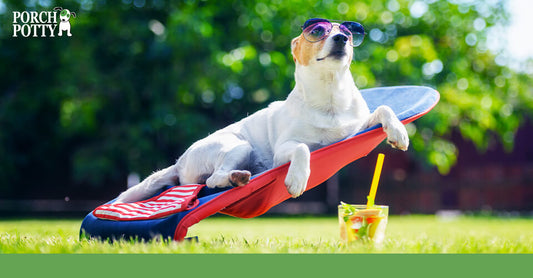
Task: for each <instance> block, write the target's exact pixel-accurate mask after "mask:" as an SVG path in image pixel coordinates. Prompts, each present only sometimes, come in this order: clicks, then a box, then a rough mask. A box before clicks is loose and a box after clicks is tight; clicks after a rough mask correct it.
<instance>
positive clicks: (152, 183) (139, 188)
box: [115, 164, 178, 203]
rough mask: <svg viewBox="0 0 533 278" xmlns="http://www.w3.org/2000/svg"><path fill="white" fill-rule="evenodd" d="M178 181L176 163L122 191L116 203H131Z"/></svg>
mask: <svg viewBox="0 0 533 278" xmlns="http://www.w3.org/2000/svg"><path fill="white" fill-rule="evenodd" d="M177 181H178V171H177V166H176V165H175V164H174V165H172V166H170V167H168V168H165V169H163V170H159V171H157V172H155V173H153V174H151V175H150V176H148V177H147V178H146V179H144V180H143V181H142V182H141V183H139V184H137V185H135V186H133V187H130V188H129V189H128V190H126V191H124V192H122V193H121V194H120V195H119V196H118V197H117V199H116V201H115V203H131V202H137V201H140V200H144V199H146V198H147V197H150V196H152V195H153V194H155V193H156V192H157V191H158V190H159V189H161V188H162V187H164V186H165V185H174V184H176V183H177Z"/></svg>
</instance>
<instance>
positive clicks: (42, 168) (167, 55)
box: [0, 0, 533, 198]
mask: <svg viewBox="0 0 533 278" xmlns="http://www.w3.org/2000/svg"><path fill="white" fill-rule="evenodd" d="M55 6H61V7H64V8H68V9H70V10H71V11H75V12H76V13H77V15H78V16H77V17H76V18H73V19H71V24H72V34H73V36H72V37H56V38H32V37H29V38H23V37H17V38H13V37H12V30H13V27H12V22H13V15H12V11H25V10H28V11H49V10H51V9H52V8H53V7H55ZM310 17H324V18H331V19H345V20H355V21H359V22H361V23H362V24H363V25H364V26H365V28H366V30H367V33H368V35H367V38H366V41H365V42H364V43H363V45H362V46H360V47H358V48H356V49H355V50H354V51H355V52H354V53H355V55H354V57H355V58H354V60H355V61H354V63H353V65H352V72H353V74H354V79H355V80H356V83H357V85H358V86H359V87H360V88H368V87H376V86H388V85H402V84H412V85H429V86H432V87H435V88H436V89H437V90H439V91H440V92H441V102H440V104H439V105H438V106H437V107H436V108H435V110H434V111H432V112H431V113H430V114H428V115H427V116H425V117H424V118H422V119H420V120H418V121H417V122H416V125H415V124H411V125H409V132H410V135H411V140H412V145H411V146H412V149H413V150H414V151H412V152H411V153H412V154H413V155H415V156H416V157H417V159H419V160H420V161H427V162H429V163H430V164H432V165H435V166H436V167H437V168H438V169H439V171H440V172H441V173H447V172H448V171H449V169H450V167H451V166H453V165H454V163H455V161H456V160H457V156H458V155H459V154H458V153H457V150H456V148H455V146H454V144H453V143H452V142H451V140H450V138H451V135H452V133H454V132H459V133H460V134H461V135H462V136H463V137H464V138H466V139H468V140H471V141H472V142H474V143H475V145H476V146H477V147H478V148H479V150H480V151H483V150H485V149H486V148H487V146H488V145H489V143H490V142H491V141H493V140H497V141H499V142H501V143H502V144H503V145H504V146H505V147H506V149H507V150H511V149H512V146H513V136H514V134H515V132H516V130H517V128H518V127H519V126H520V124H521V123H522V122H523V117H524V116H525V115H528V116H532V113H531V111H532V108H533V94H532V93H531V89H530V88H528V84H530V83H531V81H532V78H531V76H528V75H527V74H525V73H518V72H515V71H513V70H511V69H509V68H508V67H507V66H505V64H504V63H503V62H502V59H501V56H499V53H497V52H495V51H494V50H492V49H491V48H490V47H489V46H490V44H491V40H493V39H494V37H493V36H491V34H492V33H494V32H493V31H494V30H495V28H496V27H497V26H504V25H505V24H506V22H507V17H508V15H507V13H506V7H505V4H504V3H503V2H499V1H460V0H454V1H451V0H450V1H435V0H425V1H421V0H418V1H407V0H387V1H385V0H373V1H371V0H365V1H345V2H338V1H332V0H324V1H281V0H273V1H272V0H271V1H263V0H261V1H194V0H188V1H175V2H170V3H169V2H167V1H162V0H133V1H132V0H123V1H101V0H83V1H81V0H80V1H73V2H72V1H71V2H67V1H64V2H63V1H52V0H46V1H15V0H9V1H5V0H4V1H0V38H1V43H0V80H1V81H0V196H2V198H14V197H20V196H24V197H33V196H35V197H37V196H38V197H41V198H42V197H58V196H57V195H58V194H61V192H65V191H67V192H78V194H80V196H81V197H84V198H94V197H96V198H108V197H111V196H113V195H115V194H116V193H117V192H118V191H120V190H122V189H123V186H124V184H125V181H126V176H127V174H128V173H129V172H138V173H140V174H141V176H146V175H147V174H149V173H150V172H151V171H153V170H154V169H156V168H159V167H164V166H166V165H168V164H170V163H173V161H174V159H175V158H177V157H178V156H179V155H180V154H181V152H182V151H183V150H184V149H185V148H186V147H187V146H188V145H190V144H191V143H192V142H193V141H195V140H197V139H199V138H202V137H204V136H205V135H207V134H208V133H209V132H213V131H214V130H216V129H218V128H220V127H222V126H225V125H227V124H228V123H230V122H233V121H236V120H238V119H240V118H242V117H244V116H246V115H247V114H249V113H252V112H254V111H256V110H258V109H260V108H263V107H265V106H266V105H267V104H268V103H269V102H271V101H273V100H279V99H284V98H285V97H286V95H287V94H288V93H289V92H290V90H291V88H292V86H293V84H294V82H293V72H294V64H293V61H292V57H291V55H290V40H291V38H293V37H295V36H297V35H298V34H299V32H300V31H301V30H300V26H301V24H302V23H303V22H304V21H305V20H306V19H307V18H310ZM110 185H112V186H111V188H112V189H109V190H106V191H105V192H107V193H106V194H107V195H105V196H102V195H96V194H98V193H94V192H101V191H102V190H101V189H102V188H104V187H107V188H110ZM58 192H59V193H58ZM91 192H93V193H91ZM69 194H75V193H69ZM82 194H84V195H82ZM91 194H93V195H91Z"/></svg>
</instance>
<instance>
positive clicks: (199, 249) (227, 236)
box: [0, 216, 533, 253]
mask: <svg viewBox="0 0 533 278" xmlns="http://www.w3.org/2000/svg"><path fill="white" fill-rule="evenodd" d="M80 224H81V220H0V253H532V252H533V219H520V218H512V219H505V218H483V217H459V218H456V219H452V220H448V221H443V220H439V219H438V218H436V217H435V216H391V217H390V219H389V225H388V227H387V235H386V240H385V242H384V243H383V244H382V245H380V246H376V245H372V244H368V243H366V244H365V243H355V244H350V245H345V244H343V243H342V242H341V241H340V240H339V235H338V229H339V228H338V223H337V219H336V218H335V217H321V218H312V217H303V218H265V217H263V218H261V217H259V218H254V219H238V218H231V217H225V216H222V217H212V218H208V219H205V220H203V221H202V222H200V223H199V224H197V225H195V226H193V227H191V228H190V230H189V233H188V236H198V238H199V241H198V242H194V241H189V242H174V241H167V240H155V241H151V242H148V243H146V242H135V241H126V240H123V241H117V242H113V243H111V242H100V241H96V240H86V239H82V240H79V239H78V231H79V226H80Z"/></svg>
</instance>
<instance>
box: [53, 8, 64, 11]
mask: <svg viewBox="0 0 533 278" xmlns="http://www.w3.org/2000/svg"><path fill="white" fill-rule="evenodd" d="M62 10H63V8H61V7H55V8H54V11H62Z"/></svg>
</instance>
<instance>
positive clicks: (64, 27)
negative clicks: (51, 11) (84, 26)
mask: <svg viewBox="0 0 533 278" xmlns="http://www.w3.org/2000/svg"><path fill="white" fill-rule="evenodd" d="M63 10H66V11H67V13H66V15H60V16H59V19H60V20H61V22H59V34H58V36H60V37H61V36H63V31H66V32H67V36H69V37H71V36H72V34H71V33H70V21H69V20H70V15H71V13H70V11H69V10H67V9H63Z"/></svg>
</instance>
